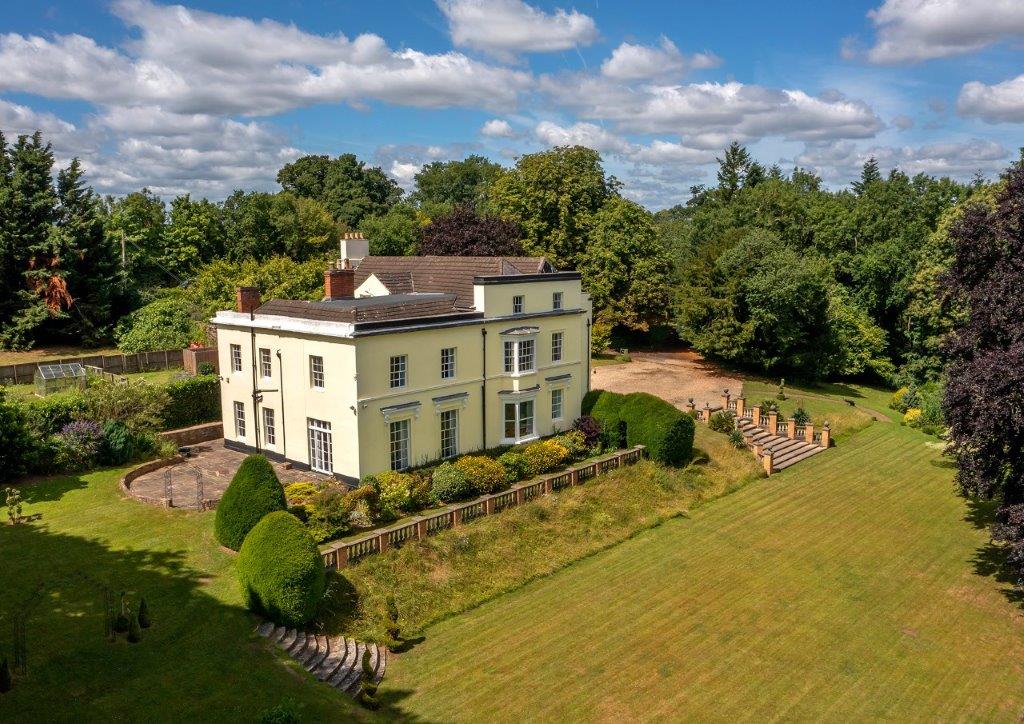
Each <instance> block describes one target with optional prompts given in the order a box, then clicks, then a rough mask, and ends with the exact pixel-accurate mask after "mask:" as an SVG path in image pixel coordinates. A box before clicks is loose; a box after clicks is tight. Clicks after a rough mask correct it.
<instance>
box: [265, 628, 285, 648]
mask: <svg viewBox="0 0 1024 724" xmlns="http://www.w3.org/2000/svg"><path fill="white" fill-rule="evenodd" d="M287 633H288V627H287V626H278V627H277V628H275V629H274V630H273V632H272V633H271V634H270V637H269V638H270V640H271V641H273V642H274V643H275V644H280V643H281V639H283V638H284V637H285V634H287Z"/></svg>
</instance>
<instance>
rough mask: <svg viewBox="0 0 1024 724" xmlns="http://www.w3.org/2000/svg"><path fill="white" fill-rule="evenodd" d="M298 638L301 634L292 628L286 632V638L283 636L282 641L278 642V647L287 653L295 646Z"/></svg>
mask: <svg viewBox="0 0 1024 724" xmlns="http://www.w3.org/2000/svg"><path fill="white" fill-rule="evenodd" d="M298 637H299V632H298V631H296V630H295V629H293V628H290V629H288V630H287V631H285V633H284V636H282V637H281V639H280V640H279V641H278V642H277V645H278V646H280V647H281V648H282V649H284V650H285V651H287V650H288V649H290V648H291V647H292V646H293V645H294V644H295V640H296V639H297V638H298Z"/></svg>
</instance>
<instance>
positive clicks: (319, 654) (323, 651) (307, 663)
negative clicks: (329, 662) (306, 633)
mask: <svg viewBox="0 0 1024 724" xmlns="http://www.w3.org/2000/svg"><path fill="white" fill-rule="evenodd" d="M313 643H314V645H313V646H311V647H309V648H310V651H309V652H308V653H307V654H306V656H305V657H303V658H302V659H301V660H300V661H299V663H300V664H302V668H304V669H305V670H306V671H312V670H313V669H315V668H316V667H317V666H319V665H320V662H321V661H323V660H324V657H325V656H327V654H328V653H330V651H329V650H328V648H327V646H328V644H327V638H326V637H324V636H320V635H319V634H316V635H314V636H313Z"/></svg>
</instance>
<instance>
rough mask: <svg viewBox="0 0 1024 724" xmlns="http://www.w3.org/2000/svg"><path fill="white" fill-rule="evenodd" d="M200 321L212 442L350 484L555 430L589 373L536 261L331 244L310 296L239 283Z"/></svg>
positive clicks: (576, 327)
mask: <svg viewBox="0 0 1024 724" xmlns="http://www.w3.org/2000/svg"><path fill="white" fill-rule="evenodd" d="M211 321H212V323H213V325H214V326H215V327H216V329H217V344H218V355H219V362H220V370H221V400H222V403H221V404H222V416H223V421H224V436H225V445H226V446H228V447H231V448H235V449H239V450H244V451H259V452H261V453H263V454H265V455H267V456H268V457H270V458H272V459H276V460H287V461H290V462H291V463H292V464H293V465H294V466H296V467H301V468H309V469H312V470H314V471H317V472H320V473H326V474H331V475H334V476H335V477H337V478H340V479H342V480H346V481H349V482H353V481H355V480H357V479H359V478H360V477H361V476H363V475H366V474H368V473H378V472H382V471H384V470H389V469H391V470H400V469H404V468H408V467H411V466H415V465H419V464H422V463H426V462H429V461H432V460H437V459H442V458H450V457H454V456H456V455H459V454H463V453H467V452H472V451H474V450H480V449H484V448H490V447H495V446H498V445H504V444H511V443H520V442H525V441H527V440H532V439H534V438H537V437H541V436H544V435H548V434H552V433H554V432H557V431H559V430H564V429H567V428H568V427H569V426H571V424H572V422H573V420H574V419H575V417H576V416H578V415H579V411H580V404H581V401H582V398H583V395H584V394H585V393H586V391H587V389H588V383H589V377H590V356H589V349H590V323H591V304H590V298H589V297H588V296H587V294H586V293H585V292H584V291H583V290H582V287H581V284H580V275H579V274H578V273H576V272H560V271H557V270H555V269H554V268H553V267H552V266H551V264H550V263H548V261H547V260H546V259H544V258H542V257H440V256H420V257H374V256H369V255H368V242H367V240H366V239H364V238H362V236H361V235H359V234H346V237H345V238H344V239H343V240H342V242H341V259H340V260H339V261H338V263H337V264H332V265H331V267H330V268H328V269H327V270H326V271H325V273H324V298H323V300H322V301H318V302H310V301H298V300H288V299H271V300H269V301H266V302H264V301H261V299H260V293H259V290H257V289H255V288H251V287H243V288H240V289H238V291H237V308H236V309H235V310H234V311H221V312H218V313H217V315H216V316H215V317H214V318H213V319H212V320H211Z"/></svg>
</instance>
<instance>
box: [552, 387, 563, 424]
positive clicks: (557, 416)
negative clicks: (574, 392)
mask: <svg viewBox="0 0 1024 724" xmlns="http://www.w3.org/2000/svg"><path fill="white" fill-rule="evenodd" d="M556 400H557V402H556ZM564 416H565V389H564V388H562V387H555V388H553V389H552V390H551V420H552V422H554V421H555V420H562V419H564Z"/></svg>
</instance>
